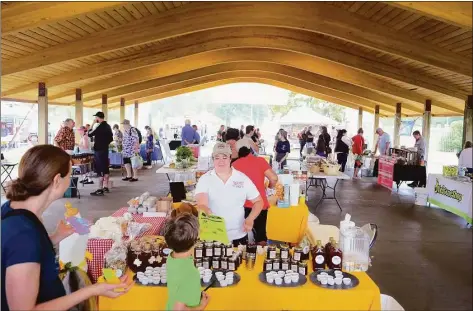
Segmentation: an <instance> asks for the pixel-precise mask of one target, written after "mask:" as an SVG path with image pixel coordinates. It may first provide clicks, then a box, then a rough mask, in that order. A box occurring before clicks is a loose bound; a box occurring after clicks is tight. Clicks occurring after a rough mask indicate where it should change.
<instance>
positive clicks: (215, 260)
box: [212, 257, 220, 270]
mask: <svg viewBox="0 0 473 311" xmlns="http://www.w3.org/2000/svg"><path fill="white" fill-rule="evenodd" d="M212 269H216V270H218V269H220V257H214V258H213V260H212Z"/></svg>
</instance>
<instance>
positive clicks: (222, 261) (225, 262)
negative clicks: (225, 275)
mask: <svg viewBox="0 0 473 311" xmlns="http://www.w3.org/2000/svg"><path fill="white" fill-rule="evenodd" d="M220 269H223V270H228V258H227V257H221V258H220Z"/></svg>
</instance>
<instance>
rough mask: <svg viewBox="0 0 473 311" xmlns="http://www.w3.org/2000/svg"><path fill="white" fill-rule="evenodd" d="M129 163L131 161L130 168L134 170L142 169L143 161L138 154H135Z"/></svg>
mask: <svg viewBox="0 0 473 311" xmlns="http://www.w3.org/2000/svg"><path fill="white" fill-rule="evenodd" d="M130 161H131V167H132V168H134V169H138V170H139V169H140V168H142V167H143V159H142V158H141V156H140V155H138V154H135V155H134V156H132V157H131V158H130Z"/></svg>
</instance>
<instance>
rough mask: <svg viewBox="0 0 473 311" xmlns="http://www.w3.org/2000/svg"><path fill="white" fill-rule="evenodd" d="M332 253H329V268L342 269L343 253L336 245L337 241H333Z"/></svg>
mask: <svg viewBox="0 0 473 311" xmlns="http://www.w3.org/2000/svg"><path fill="white" fill-rule="evenodd" d="M331 251H332V253H331V256H330V257H331V260H330V262H331V266H332V267H331V269H334V270H342V259H343V254H342V250H341V249H340V247H339V246H338V243H336V242H335V244H333V247H332V249H331Z"/></svg>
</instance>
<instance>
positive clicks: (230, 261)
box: [228, 257, 237, 271]
mask: <svg viewBox="0 0 473 311" xmlns="http://www.w3.org/2000/svg"><path fill="white" fill-rule="evenodd" d="M236 269H237V263H236V259H235V258H234V257H231V258H230V259H228V270H230V271H236Z"/></svg>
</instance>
